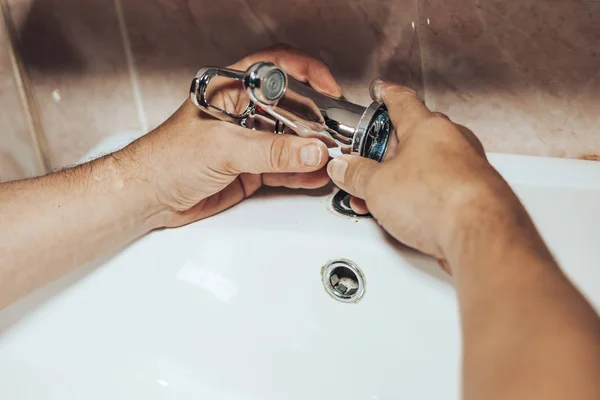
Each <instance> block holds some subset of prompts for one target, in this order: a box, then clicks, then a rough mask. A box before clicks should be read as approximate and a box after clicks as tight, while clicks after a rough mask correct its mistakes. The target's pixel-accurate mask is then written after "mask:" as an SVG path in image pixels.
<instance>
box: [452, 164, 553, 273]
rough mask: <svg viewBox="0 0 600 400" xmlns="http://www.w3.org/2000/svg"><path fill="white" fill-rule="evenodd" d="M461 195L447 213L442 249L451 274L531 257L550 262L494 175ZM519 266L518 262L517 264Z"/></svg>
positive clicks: (513, 198)
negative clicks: (455, 271) (452, 209)
mask: <svg viewBox="0 0 600 400" xmlns="http://www.w3.org/2000/svg"><path fill="white" fill-rule="evenodd" d="M495 175H496V176H495V177H493V178H492V179H488V180H486V181H480V182H481V183H480V184H476V185H473V186H472V187H471V188H470V189H469V190H466V191H465V193H464V194H463V198H462V199H461V201H459V202H458V204H456V206H455V207H454V212H452V213H451V218H450V222H449V223H448V224H447V226H448V227H449V229H448V231H447V233H446V236H445V238H444V239H443V241H442V250H443V252H444V254H445V256H446V258H447V260H448V262H449V263H450V266H451V267H452V269H453V271H454V270H457V269H461V268H469V267H472V266H483V265H490V266H492V267H493V266H498V265H500V264H508V263H509V262H508V260H509V259H510V258H511V257H513V256H515V255H516V254H518V257H517V258H521V259H523V257H525V256H532V257H534V258H536V259H543V260H544V261H550V262H552V263H553V259H552V256H551V255H550V252H549V251H548V249H547V247H546V245H545V244H544V242H543V240H542V238H541V237H540V235H539V233H538V232H537V229H536V228H535V225H534V224H533V222H532V220H531V218H530V217H529V215H528V213H527V211H526V210H525V208H524V207H523V205H522V204H521V202H520V201H519V199H518V198H517V196H516V195H515V194H514V193H513V191H512V190H511V188H510V187H509V186H508V184H507V183H506V182H505V181H504V180H503V179H502V178H501V177H500V176H499V175H497V174H495ZM517 264H521V263H517Z"/></svg>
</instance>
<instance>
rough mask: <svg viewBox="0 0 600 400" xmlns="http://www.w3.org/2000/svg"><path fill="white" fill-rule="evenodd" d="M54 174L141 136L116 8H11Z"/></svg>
mask: <svg viewBox="0 0 600 400" xmlns="http://www.w3.org/2000/svg"><path fill="white" fill-rule="evenodd" d="M9 4H10V9H11V14H12V15H13V17H14V20H15V23H16V26H17V30H18V33H19V38H20V45H21V50H22V54H23V58H24V62H25V65H26V68H27V71H28V72H29V76H30V79H31V83H32V87H33V91H34V93H35V98H36V100H37V102H38V104H39V109H40V116H41V121H42V123H43V128H44V131H45V134H46V137H47V140H48V144H49V149H50V153H51V154H50V159H51V160H52V164H53V167H55V168H56V167H63V166H67V165H70V164H73V163H75V162H76V161H77V160H78V159H79V158H80V157H81V156H82V155H83V154H84V153H86V152H87V151H88V150H89V149H90V148H92V147H93V146H94V145H95V144H96V143H98V142H99V141H101V140H102V139H103V138H105V137H107V136H110V135H113V134H116V133H121V132H131V131H135V132H140V131H141V129H142V128H141V124H140V118H139V115H138V112H137V109H136V105H135V102H134V95H133V90H132V85H131V80H130V77H129V72H128V67H127V62H126V58H125V52H124V48H123V43H122V40H121V31H120V30H119V23H118V19H117V14H116V12H115V7H114V4H113V2H112V1H108V0H85V1H80V0H36V1H33V0H9Z"/></svg>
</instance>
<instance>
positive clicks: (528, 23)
mask: <svg viewBox="0 0 600 400" xmlns="http://www.w3.org/2000/svg"><path fill="white" fill-rule="evenodd" d="M420 10H421V15H420V17H421V21H422V22H424V26H426V27H427V29H426V30H425V32H424V33H423V34H424V46H423V48H422V52H423V61H424V81H425V92H426V94H425V97H426V100H427V103H428V104H429V105H430V106H431V107H432V108H434V109H436V110H437V111H441V112H444V113H446V114H448V115H449V116H450V117H452V118H453V119H454V120H456V121H457V122H460V123H463V124H465V125H467V126H469V127H471V128H472V129H473V130H474V131H475V133H476V134H477V135H478V136H479V137H480V138H481V140H482V141H483V143H484V145H485V147H486V149H487V150H489V151H499V152H509V153H520V154H533V155H547V156H558V157H572V158H594V157H597V155H598V154H600V135H598V128H599V121H600V114H598V112H597V111H596V110H597V109H598V105H599V104H600V91H599V90H598V86H599V85H600V77H599V73H600V47H599V44H598V43H600V2H590V1H583V0H570V1H562V0H548V1H543V2H541V1H536V0H522V1H518V2H516V1H509V0H454V1H445V0H421V7H420Z"/></svg>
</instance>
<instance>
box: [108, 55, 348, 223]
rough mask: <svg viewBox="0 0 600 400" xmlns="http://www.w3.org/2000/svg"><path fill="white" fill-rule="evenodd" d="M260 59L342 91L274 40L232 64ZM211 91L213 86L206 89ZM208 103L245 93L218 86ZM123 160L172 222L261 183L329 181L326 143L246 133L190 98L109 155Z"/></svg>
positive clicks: (313, 63) (239, 100) (233, 103)
mask: <svg viewBox="0 0 600 400" xmlns="http://www.w3.org/2000/svg"><path fill="white" fill-rule="evenodd" d="M257 61H271V62H273V63H275V64H277V65H280V66H281V67H283V68H284V69H285V71H286V72H287V73H289V74H290V75H291V76H293V77H294V78H296V79H298V80H300V81H303V82H307V83H309V84H310V85H311V86H313V87H314V88H315V89H317V90H320V91H321V92H323V93H326V94H328V95H331V96H336V97H339V96H341V94H342V93H341V89H340V87H339V86H338V85H337V83H336V82H335V80H334V78H333V76H332V75H331V72H330V71H329V69H328V68H327V66H325V64H323V63H322V62H320V61H318V60H316V59H314V58H311V57H309V56H307V55H306V54H303V53H301V52H300V51H298V50H295V49H292V48H289V47H285V46H276V47H274V48H271V49H268V50H265V51H262V52H259V53H256V54H253V55H251V56H249V57H246V58H244V59H243V60H241V61H239V62H237V63H235V64H233V65H231V66H230V67H231V68H235V69H239V70H245V69H247V68H248V67H249V66H250V65H252V64H253V63H255V62H257ZM211 89H213V87H211ZM219 89H222V90H219V91H218V92H217V93H216V94H215V95H214V96H213V99H211V102H212V103H213V104H214V105H216V106H218V107H221V108H225V109H228V110H229V111H234V110H237V111H241V110H243V109H245V107H246V105H247V97H245V96H244V95H243V92H241V90H239V89H238V88H237V87H236V88H234V89H232V88H231V87H228V86H227V82H224V83H223V87H222V88H219ZM114 157H115V158H117V159H123V160H124V162H125V163H127V162H128V159H132V161H133V162H129V165H130V166H131V169H133V170H135V171H136V172H135V173H133V177H134V179H138V180H140V181H144V182H147V183H148V184H147V185H145V187H146V188H147V190H148V191H150V192H151V193H150V195H149V196H148V198H149V199H152V200H153V201H152V203H151V204H150V205H149V206H150V207H152V208H153V209H154V213H155V214H156V213H159V214H160V215H162V216H163V218H162V221H163V222H162V224H163V225H164V226H168V227H173V226H179V225H184V224H188V223H190V222H193V221H196V220H198V219H201V218H206V217H208V216H211V215H213V214H216V213H218V212H220V211H222V210H224V209H227V208H229V207H231V206H233V205H234V204H236V203H239V202H240V201H242V200H243V199H244V198H246V197H248V196H250V195H252V194H253V193H254V192H256V190H257V189H258V188H259V187H260V186H261V185H263V184H264V185H268V186H286V187H290V188H309V189H310V188H318V187H321V186H324V185H325V184H327V182H329V178H328V176H327V173H326V171H325V170H324V169H323V167H324V166H325V164H326V163H327V160H328V153H327V147H326V146H325V145H324V144H323V143H322V142H320V141H319V140H317V139H304V138H300V137H297V136H295V135H275V134H272V133H266V132H258V131H251V130H248V129H245V128H242V127H240V126H237V125H234V124H231V123H228V122H222V121H217V120H215V119H213V118H211V117H210V116H207V115H206V114H204V113H202V112H201V111H200V110H198V109H197V108H196V107H195V106H194V105H193V104H192V103H191V102H190V101H189V100H188V101H185V102H184V104H183V105H182V106H181V107H180V108H179V110H177V112H176V113H175V114H174V115H173V116H172V117H171V118H170V119H169V120H167V121H166V122H165V123H164V124H162V125H161V126H159V127H158V128H157V129H156V130H154V131H153V132H151V133H150V134H148V135H146V136H144V137H142V138H141V139H139V140H138V141H136V142H134V143H132V144H131V145H130V146H129V147H127V148H125V149H124V150H123V151H121V152H119V153H117V154H115V155H114Z"/></svg>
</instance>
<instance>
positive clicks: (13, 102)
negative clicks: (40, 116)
mask: <svg viewBox="0 0 600 400" xmlns="http://www.w3.org/2000/svg"><path fill="white" fill-rule="evenodd" d="M0 13H2V10H1V9H0ZM0 17H2V15H1V14H0ZM15 79H16V77H15V74H14V71H13V64H12V62H11V45H10V39H9V35H8V32H7V29H6V26H5V25H4V19H3V18H0V108H1V109H2V111H1V112H0V128H1V131H0V182H7V181H11V180H15V179H22V178H27V177H31V176H34V175H38V174H40V173H42V172H43V171H42V167H41V164H40V161H39V158H38V156H37V154H38V153H37V149H36V144H35V142H34V140H33V137H32V135H31V134H30V131H29V128H28V124H27V121H28V120H27V115H26V113H25V112H24V109H23V106H22V105H21V99H20V96H19V90H18V85H17V82H16V80H15Z"/></svg>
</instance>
